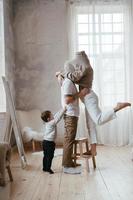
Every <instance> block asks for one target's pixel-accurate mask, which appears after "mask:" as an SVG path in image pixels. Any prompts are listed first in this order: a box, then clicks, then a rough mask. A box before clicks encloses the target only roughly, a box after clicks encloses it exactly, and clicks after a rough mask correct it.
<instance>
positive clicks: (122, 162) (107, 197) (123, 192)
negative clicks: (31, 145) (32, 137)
mask: <svg viewBox="0 0 133 200" xmlns="http://www.w3.org/2000/svg"><path fill="white" fill-rule="evenodd" d="M130 152H131V147H107V146H99V147H98V155H97V157H96V162H97V168H96V170H94V169H93V166H92V162H91V160H90V173H88V172H87V171H86V167H85V161H84V159H83V160H81V161H79V162H81V164H82V173H81V174H78V175H71V174H64V173H63V172H62V166H61V161H62V149H57V150H56V152H55V157H54V159H53V166H52V168H53V170H54V171H55V174H53V175H50V174H48V173H44V172H43V171H42V158H43V154H42V152H35V153H32V152H27V153H26V156H27V160H28V166H27V168H26V169H24V170H23V169H21V165H20V160H19V157H18V155H17V154H16V153H13V156H12V166H11V169H12V174H13V178H14V182H13V183H10V182H9V181H8V182H7V186H6V187H5V188H0V200H9V198H8V197H9V195H10V200H68V199H69V200H92V199H94V200H126V199H128V200H132V199H133V178H132V177H133V162H132V161H131V153H130ZM8 192H9V194H8ZM4 193H5V194H6V195H5V198H4V199H2V198H3V194H4Z"/></svg>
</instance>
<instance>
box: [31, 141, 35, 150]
mask: <svg viewBox="0 0 133 200" xmlns="http://www.w3.org/2000/svg"><path fill="white" fill-rule="evenodd" d="M32 149H33V151H35V141H34V140H32Z"/></svg>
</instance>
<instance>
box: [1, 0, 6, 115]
mask: <svg viewBox="0 0 133 200" xmlns="http://www.w3.org/2000/svg"><path fill="white" fill-rule="evenodd" d="M4 75H5V58H4V23H3V1H2V0H0V112H5V111H6V97H5V91H4V86H3V82H2V76H4Z"/></svg>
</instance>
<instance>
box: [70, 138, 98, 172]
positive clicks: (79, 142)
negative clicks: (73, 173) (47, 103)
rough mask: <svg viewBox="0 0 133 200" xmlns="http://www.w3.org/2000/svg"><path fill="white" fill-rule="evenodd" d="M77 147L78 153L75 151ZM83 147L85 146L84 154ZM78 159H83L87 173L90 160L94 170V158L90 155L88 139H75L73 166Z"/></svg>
mask: <svg viewBox="0 0 133 200" xmlns="http://www.w3.org/2000/svg"><path fill="white" fill-rule="evenodd" d="M78 145H79V153H78V151H77V150H78V149H77V146H78ZM83 146H85V152H84V147H83ZM78 158H85V160H86V166H87V171H90V168H89V159H90V158H92V163H93V168H94V169H96V161H95V156H94V155H91V154H90V151H89V142H88V138H77V139H75V141H74V143H73V159H74V163H75V165H76V160H77V159H78Z"/></svg>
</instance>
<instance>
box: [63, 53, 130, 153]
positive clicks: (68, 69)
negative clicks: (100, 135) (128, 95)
mask: <svg viewBox="0 0 133 200" xmlns="http://www.w3.org/2000/svg"><path fill="white" fill-rule="evenodd" d="M64 68H65V73H64V74H63V75H64V76H65V77H67V78H69V79H70V80H72V81H73V82H74V83H76V84H78V85H79V90H80V91H81V92H80V94H79V96H80V95H81V94H82V98H81V100H82V101H83V103H84V104H85V108H86V112H85V113H86V123H87V128H88V133H89V135H90V142H91V153H92V155H96V143H97V137H96V135H97V130H96V125H102V124H105V123H107V122H108V121H110V120H112V119H114V118H116V112H117V111H119V110H121V109H123V108H125V107H127V106H131V104H130V103H128V102H124V103H117V105H116V106H115V107H114V108H112V109H110V110H108V111H106V112H102V111H101V110H100V108H99V105H98V97H97V95H96V94H95V92H94V91H93V90H92V82H93V69H92V67H91V65H90V62H89V59H88V57H87V55H86V54H85V52H84V51H81V52H77V53H76V55H75V58H74V59H73V60H71V61H69V62H67V63H65V66H64ZM83 96H84V98H83Z"/></svg>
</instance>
